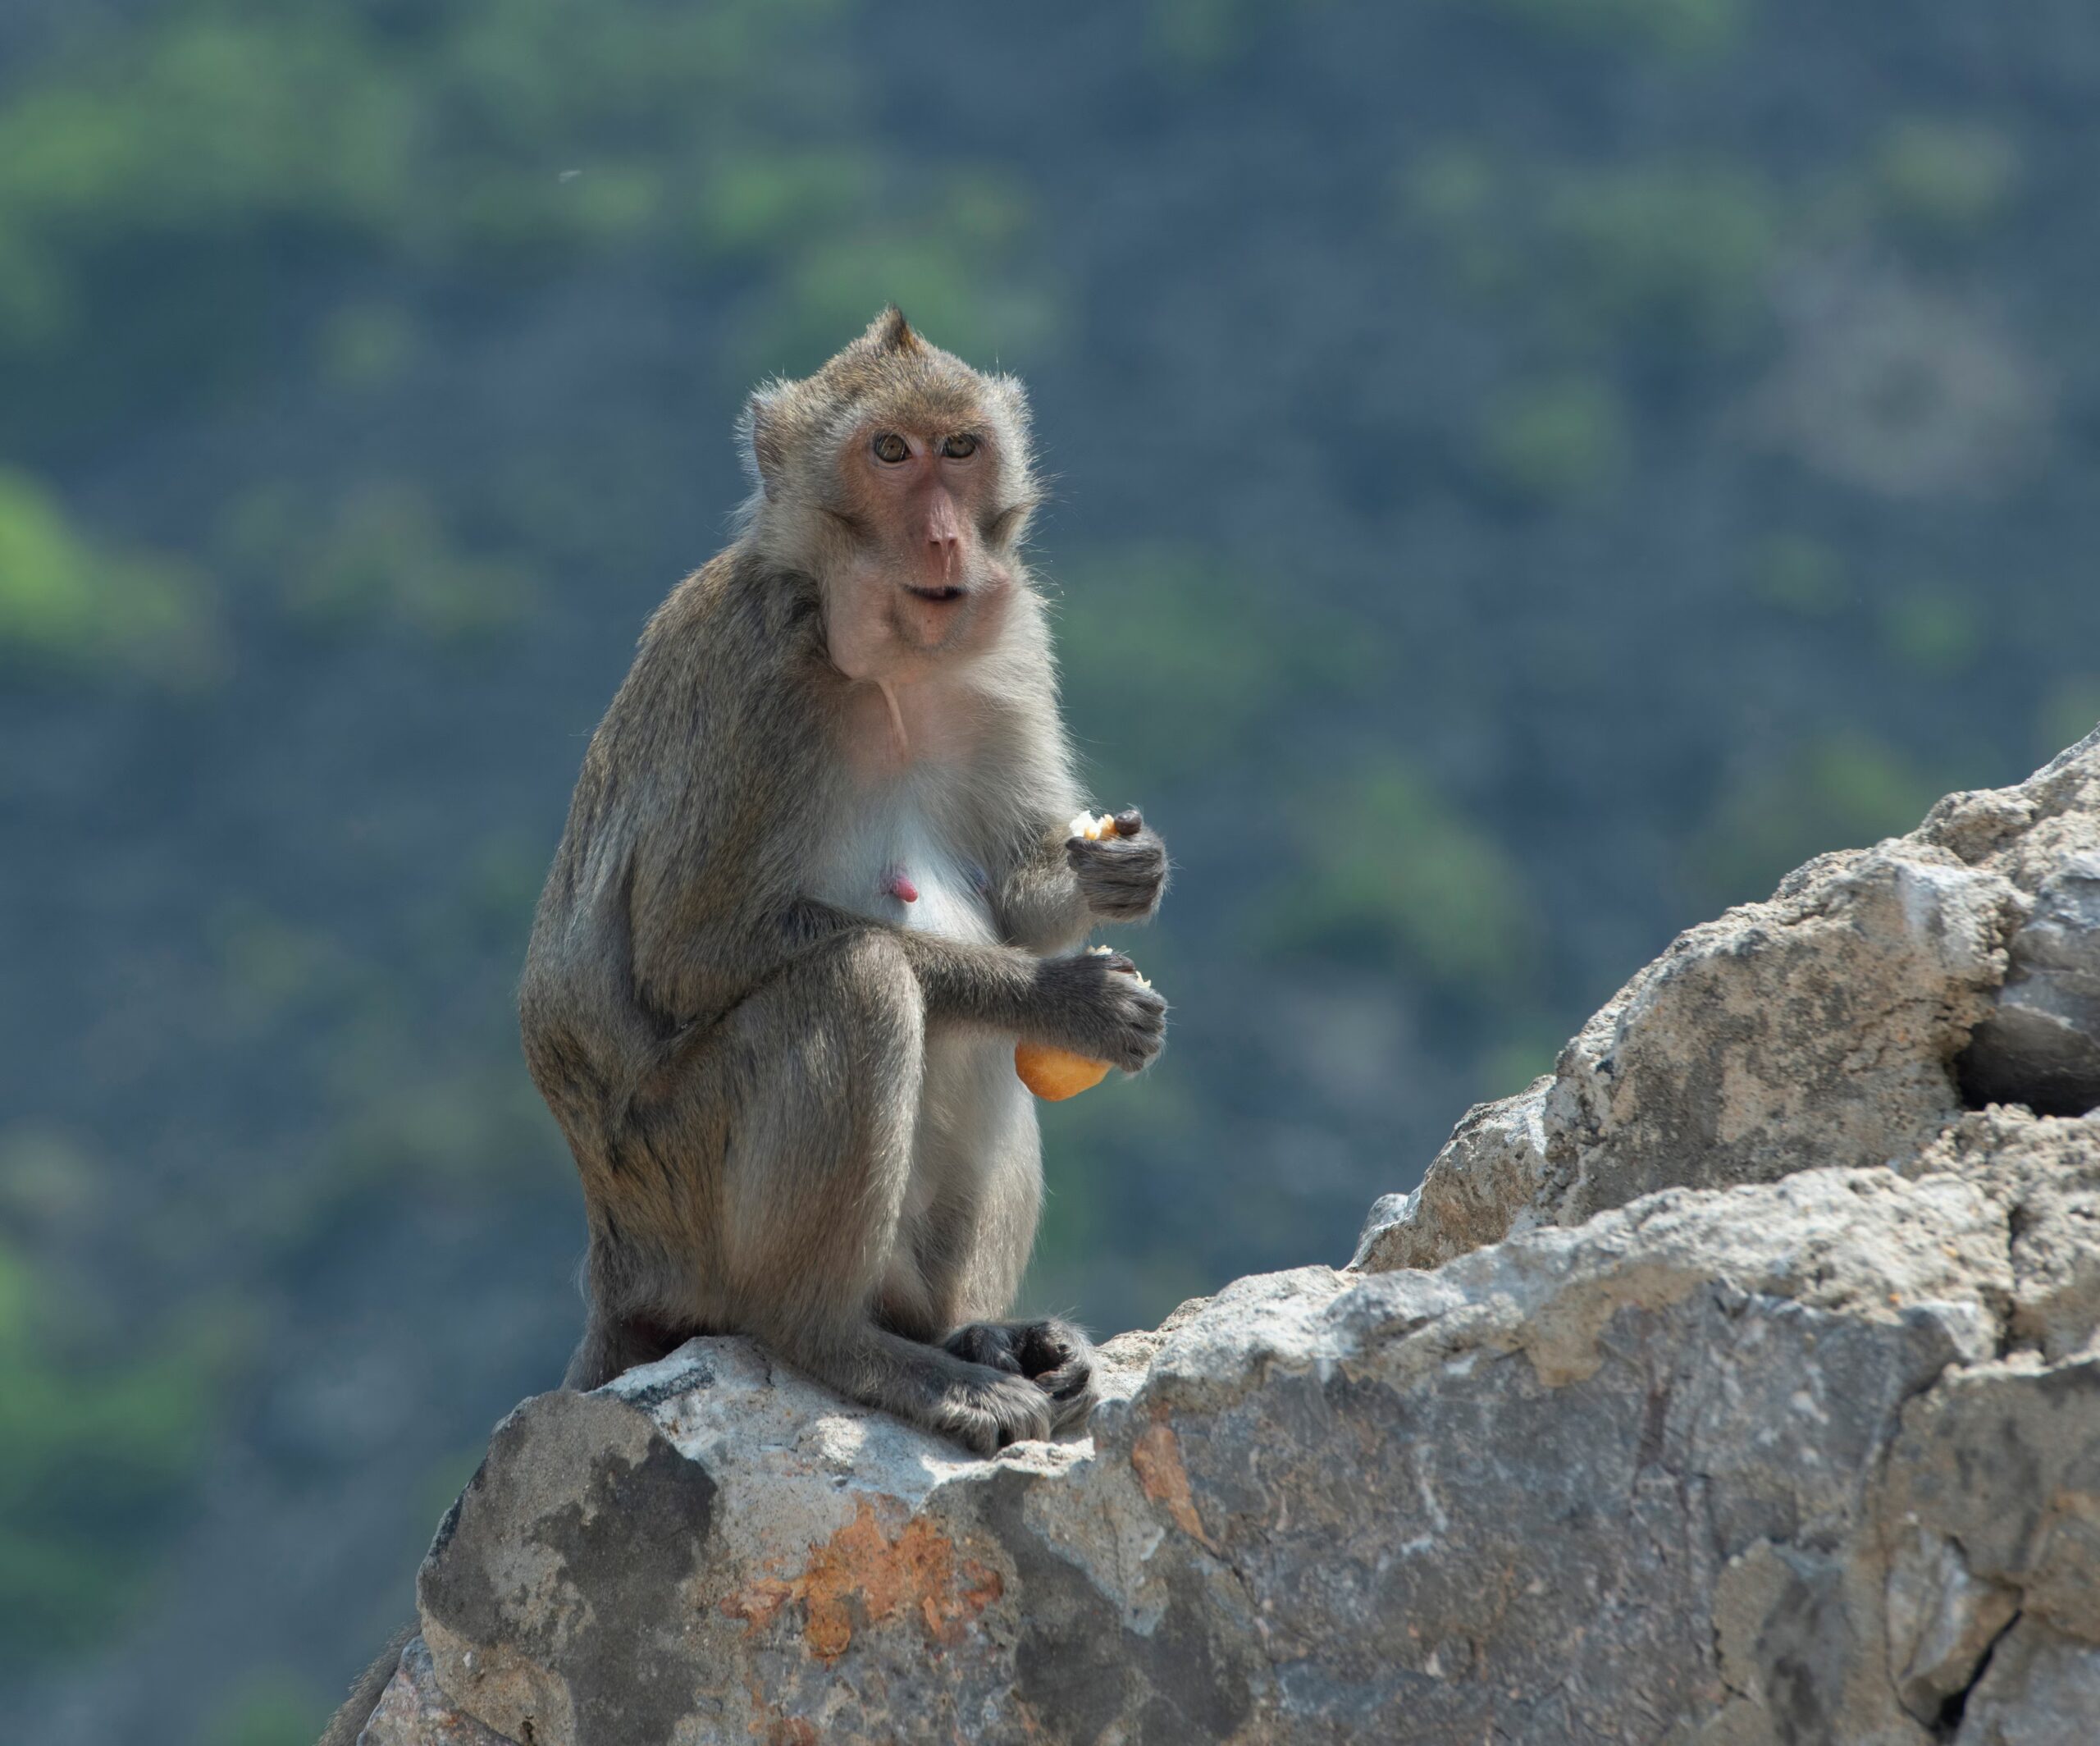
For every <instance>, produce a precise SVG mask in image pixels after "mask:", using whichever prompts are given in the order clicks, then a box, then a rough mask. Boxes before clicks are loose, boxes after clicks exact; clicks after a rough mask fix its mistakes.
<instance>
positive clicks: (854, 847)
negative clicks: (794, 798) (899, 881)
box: [818, 784, 1042, 1313]
mask: <svg viewBox="0 0 2100 1746" xmlns="http://www.w3.org/2000/svg"><path fill="white" fill-rule="evenodd" d="M871 798H872V797H871ZM885 799H886V800H887V802H888V803H887V804H884V803H876V804H871V805H866V806H865V807H862V808H861V809H858V810H857V815H856V816H854V817H853V818H851V819H850V820H847V822H846V825H845V828H844V829H843V830H842V831H841V832H840V834H839V837H838V853H837V855H836V857H835V858H834V859H833V862H832V864H831V865H830V866H829V867H827V868H826V869H825V870H824V876H823V877H822V878H821V879H820V880H819V889H818V894H819V895H820V896H822V897H824V898H826V899H827V900H828V901H829V902H832V903H837V904H838V905H839V906H840V907H842V908H847V909H852V910H857V911H858V912H861V914H863V915H872V916H877V917H879V918H880V919H881V920H883V921H889V922H893V923H894V924H895V925H897V926H900V927H906V928H911V929H913V930H920V931H924V932H926V933H931V934H939V935H945V936H947V937H948V938H950V939H969V940H977V941H981V942H984V943H985V944H992V943H993V942H995V941H996V940H997V939H998V930H996V929H995V928H994V927H993V922H992V914H991V907H990V905H989V904H988V902H987V900H986V898H985V896H984V893H983V891H982V890H980V889H979V884H978V880H977V879H976V877H975V874H974V871H973V870H972V869H971V868H970V866H968V865H967V864H966V863H965V862H962V861H961V860H960V859H959V858H958V857H956V856H954V855H953V854H952V853H951V852H949V851H948V850H947V848H946V847H945V845H943V843H941V842H940V841H939V839H938V836H937V834H936V833H935V831H934V829H933V828H932V826H931V825H930V823H929V820H927V818H926V816H925V814H924V810H923V809H922V808H920V807H919V806H917V805H915V803H914V802H913V798H912V797H911V795H910V793H909V792H908V784H907V785H906V792H905V793H902V794H893V795H891V796H888V797H885ZM893 871H902V873H904V874H905V875H906V876H907V877H908V878H909V879H910V880H911V883H912V884H914V885H915V887H916V888H917V890H918V899H917V901H916V902H915V903H905V902H904V901H903V900H902V899H901V898H897V897H896V896H895V895H893V894H891V893H890V892H889V891H888V890H887V889H885V887H886V881H887V880H888V877H889V875H890V874H891V873H893ZM1041 1170H1042V1164H1041V1140H1040V1138H1039V1133H1038V1131H1037V1127H1036V1122H1035V1107H1034V1102H1033V1100H1032V1099H1030V1098H1029V1095H1028V1091H1027V1089H1026V1087H1025V1086H1023V1085H1022V1084H1021V1082H1020V1080H1019V1079H1018V1078H1017V1077H1016V1076H1015V1073H1014V1059H1013V1040H1012V1039H1011V1038H1010V1037H987V1036H982V1035H966V1034H962V1033H958V1032H956V1031H932V1032H929V1034H928V1035H927V1038H926V1051H925V1070H924V1077H923V1078H922V1079H921V1081H920V1092H919V1119H918V1122H917V1123H916V1124H915V1127H914V1130H913V1140H912V1158H911V1181H910V1183H909V1185H908V1186H907V1187H906V1191H905V1199H904V1208H903V1217H902V1220H901V1222H900V1226H899V1229H898V1234H897V1254H896V1255H894V1256H893V1259H892V1263H891V1267H890V1268H889V1272H890V1273H891V1274H892V1276H893V1284H894V1285H895V1286H896V1287H898V1288H899V1289H900V1291H901V1293H902V1295H903V1296H915V1295H916V1293H915V1292H913V1291H911V1289H910V1287H911V1280H909V1279H908V1278H906V1277H905V1276H906V1274H908V1273H915V1271H916V1268H915V1262H914V1260H913V1259H912V1257H913V1254H914V1250H915V1237H916V1236H917V1235H918V1233H919V1232H920V1230H921V1229H922V1227H924V1225H925V1224H926V1223H927V1222H928V1220H929V1217H930V1216H931V1215H933V1214H934V1209H936V1207H937V1206H938V1207H940V1208H941V1209H942V1212H943V1214H944V1215H945V1218H960V1219H961V1221H962V1222H964V1223H970V1224H975V1223H977V1222H978V1221H979V1220H982V1219H985V1218H991V1219H996V1220H998V1222H999V1223H1001V1224H1005V1223H1009V1222H1012V1223H1016V1225H1017V1226H1018V1225H1020V1224H1021V1223H1025V1227H1026V1229H1025V1232H1024V1231H1021V1230H1020V1229H1016V1231H1015V1232H1013V1233H1012V1238H1011V1241H1007V1242H1004V1243H1001V1242H998V1241H994V1242H993V1245H992V1248H993V1250H994V1251H995V1252H998V1253H999V1254H1001V1255H1004V1256H1005V1257H1006V1259H1004V1260H1003V1261H1002V1262H1001V1263H998V1264H997V1268H998V1272H1000V1273H1002V1274H1004V1273H1011V1274H1013V1275H1015V1276H1016V1277H1017V1275H1018V1273H1019V1271H1020V1267H1021V1265H1022V1264H1025V1260H1026V1259H1027V1248H1028V1242H1029V1237H1031V1236H1033V1232H1034V1214H1035V1209H1036V1204H1037V1202H1038V1200H1039V1195H1040V1186H1039V1185H1040V1180H1041ZM971 1247H972V1248H973V1249H976V1248H981V1247H982V1246H981V1245H978V1244H973V1245H971ZM987 1259H989V1258H987ZM963 1283H964V1287H965V1289H966V1291H967V1292H968V1293H969V1295H970V1296H972V1297H987V1298H989V1299H997V1300H1000V1301H999V1302H998V1304H997V1305H995V1309H996V1308H998V1307H1003V1299H1004V1297H1005V1296H1007V1294H1010V1293H1011V1291H1012V1289H1013V1287H1014V1285H1015V1284H1016V1278H1003V1279H984V1280H979V1281H967V1282H963ZM984 1313H993V1312H992V1311H986V1312H984Z"/></svg>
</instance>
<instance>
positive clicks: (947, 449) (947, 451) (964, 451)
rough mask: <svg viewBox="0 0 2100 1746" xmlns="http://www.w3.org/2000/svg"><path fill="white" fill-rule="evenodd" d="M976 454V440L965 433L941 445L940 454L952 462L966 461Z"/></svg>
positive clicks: (950, 438) (952, 437)
mask: <svg viewBox="0 0 2100 1746" xmlns="http://www.w3.org/2000/svg"><path fill="white" fill-rule="evenodd" d="M976 452H977V439H976V438H975V436H970V435H969V434H968V433H967V432H965V433H963V434H962V435H961V436H951V437H949V438H948V440H947V441H946V442H944V443H943V444H942V445H941V453H942V454H943V455H946V456H947V458H948V459H950V460H952V461H959V460H965V459H968V458H969V457H970V455H975V453H976Z"/></svg>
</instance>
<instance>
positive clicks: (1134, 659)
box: [1057, 545, 1377, 798]
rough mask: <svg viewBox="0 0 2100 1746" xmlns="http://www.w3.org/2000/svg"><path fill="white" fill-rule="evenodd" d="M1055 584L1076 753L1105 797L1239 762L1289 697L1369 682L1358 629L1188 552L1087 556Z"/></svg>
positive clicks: (1284, 585) (1138, 550)
mask: <svg viewBox="0 0 2100 1746" xmlns="http://www.w3.org/2000/svg"><path fill="white" fill-rule="evenodd" d="M1062 587H1063V592H1064V601H1063V606H1062V610H1061V611H1060V612H1059V614H1058V617H1057V643H1058V649H1059V654H1060V661H1059V667H1060V673H1061V679H1062V683H1063V688H1064V693H1065V697H1066V704H1067V713H1068V714H1069V715H1071V719H1072V720H1075V722H1079V723H1083V724H1084V735H1085V737H1084V739H1083V740H1082V742H1081V745H1080V750H1081V751H1082V752H1083V753H1086V754H1087V755H1088V756H1087V759H1086V761H1087V762H1088V763H1089V766H1091V767H1092V768H1093V770H1094V773H1095V775H1096V778H1097V780H1098V783H1099V784H1100V790H1101V793H1102V795H1103V798H1108V797H1112V796H1116V795H1122V794H1125V793H1128V794H1130V795H1137V794H1139V793H1140V792H1141V791H1142V790H1144V788H1148V787H1151V786H1153V784H1165V783H1168V782H1173V781H1177V780H1182V779H1186V778H1188V777H1190V776H1192V775H1198V774H1199V773H1200V772H1202V771H1203V770H1204V769H1206V768H1207V767H1209V766H1213V765H1217V764H1218V763H1221V762H1223V761H1227V760H1230V759H1231V758H1233V757H1235V756H1239V755H1242V754H1244V752H1247V751H1248V750H1249V747H1250V745H1251V743H1252V742H1253V738H1254V737H1255V735H1256V734H1257V732H1258V729H1259V728H1260V726H1261V724H1262V723H1263V722H1264V721H1265V720H1269V719H1271V718H1272V717H1273V715H1274V714H1275V712H1276V711H1278V710H1279V709H1280V708H1281V707H1283V706H1284V705H1285V701H1286V700H1287V699H1289V698H1290V697H1293V696H1294V695H1299V694H1302V693H1303V692H1304V691H1305V690H1307V689H1308V688H1315V687H1317V688H1323V689H1326V690H1328V691H1329V692H1343V693H1345V692H1350V691H1355V690H1361V689H1362V688H1363V687H1364V686H1366V685H1367V684H1368V683H1371V682H1372V680H1373V679H1375V677H1376V672H1377V642H1376V638H1374V637H1372V636H1370V635H1368V634H1367V632H1366V629H1365V627H1363V625H1361V624H1357V623H1354V622H1353V621H1348V622H1345V621H1344V620H1343V619H1342V617H1341V615H1338V614H1336V613H1335V612H1334V611H1333V610H1331V609H1328V608H1322V607H1315V606H1311V605H1309V604H1308V602H1306V601H1303V599H1300V598H1298V597H1296V596H1294V594H1293V592H1291V587H1290V583H1288V582H1287V581H1285V580H1284V579H1282V578H1254V577H1251V576H1249V575H1247V574H1244V572H1243V571H1241V570H1240V569H1238V568H1236V567H1235V565H1233V564H1230V563H1228V562H1226V560H1221V559H1219V558H1217V557H1215V556H1213V555H1211V554H1208V553H1206V552H1203V551H1200V550H1198V549H1197V548H1194V547H1192V546H1162V545H1152V546H1133V547H1130V548H1129V549H1127V550H1125V551H1116V552H1097V553H1093V554H1090V555H1087V556H1085V557H1083V558H1081V559H1080V560H1077V561H1075V563H1074V564H1071V566H1069V567H1068V568H1066V569H1065V571H1064V579H1063V583H1062ZM1097 746H1098V747H1100V748H1101V751H1100V752H1098V753H1097V752H1095V751H1094V748H1095V747H1097Z"/></svg>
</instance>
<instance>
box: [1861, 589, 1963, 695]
mask: <svg viewBox="0 0 2100 1746" xmlns="http://www.w3.org/2000/svg"><path fill="white" fill-rule="evenodd" d="M1986 629H1987V620H1986V619H1985V615H1984V610H1983V606H1982V604H1981V603H1980V601H1979V600H1978V598H1977V596H1976V594H1975V592H1974V590H1973V589H1966V588H1957V587H1951V586H1949V585H1947V584H1946V583H1929V584H1926V585H1924V586H1922V587H1914V588H1911V589H1908V590H1906V592H1903V593H1902V594H1900V595H1898V596H1896V597H1895V598H1893V599H1892V600H1890V601H1887V602H1886V603H1884V604H1883V607H1882V609H1881V639H1882V644H1883V647H1885V648H1886V649H1887V650H1888V652H1889V653H1890V654H1891V655H1892V656H1894V657H1895V658H1896V660H1897V661H1898V662H1900V663H1901V665H1904V666H1906V667H1907V668H1909V669H1910V670H1911V671H1913V672H1915V673H1918V674H1923V675H1924V676H1926V677H1928V678H1934V679H1945V678H1948V677H1950V676H1952V674H1956V673H1959V672H1960V671H1961V670H1962V669H1963V668H1965V667H1967V666H1970V665H1972V664H1973V663H1974V661H1975V660H1977V659H1978V657H1979V656H1981V655H1982V653H1983V648H1984V636H1985V634H1986Z"/></svg>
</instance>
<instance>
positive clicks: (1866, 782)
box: [1685, 731, 1970, 903]
mask: <svg viewBox="0 0 2100 1746" xmlns="http://www.w3.org/2000/svg"><path fill="white" fill-rule="evenodd" d="M1969 785H1970V784H1968V783H1966V782H1965V781H1963V780H1962V779H1961V778H1960V776H1959V775H1951V774H1949V773H1948V772H1946V771H1939V772H1933V771H1929V770H1922V769H1920V767H1919V766H1918V765H1917V764H1916V763H1915V761H1913V760H1911V759H1910V758H1908V757H1906V756H1903V755H1902V754H1901V752H1897V751H1896V750H1894V749H1893V748H1892V747H1889V746H1887V745H1884V744H1883V743H1880V742H1879V741H1878V740H1876V739H1874V738H1872V737H1871V736H1869V735H1868V734H1863V733H1860V732H1856V731H1854V732H1848V733H1842V734H1831V735H1828V736H1827V737H1825V738H1820V739H1817V740H1813V741H1810V743H1807V744H1806V745H1803V746H1801V747H1799V748H1798V749H1796V750H1795V751H1794V752H1792V754H1791V755H1789V756H1787V759H1786V760H1785V761H1784V762H1783V763H1782V764H1780V765H1778V766H1776V767H1770V768H1760V769H1755V770H1751V771H1750V772H1749V773H1747V774H1746V775H1742V777H1740V778H1738V779H1737V780H1736V781H1735V782H1733V783H1732V784H1729V785H1728V787H1726V788H1723V791H1722V793H1721V794H1720V796H1719V799H1718V800H1717V801H1716V802H1715V803H1714V807H1713V810H1712V811H1711V813H1710V816H1709V817H1708V819H1707V820H1706V822H1705V825H1704V826H1703V827H1702V828H1701V830H1700V831H1699V832H1698V834H1696V836H1695V837H1694V838H1693V839H1691V843H1690V844H1689V846H1688V848H1687V853H1686V860H1685V866H1686V871H1687V880H1688V883H1689V885H1690V887H1691V893H1692V895H1693V898H1694V901H1695V902H1697V903H1749V902H1751V901H1752V900H1754V899H1756V898H1763V897H1766V896H1769V894H1770V893H1771V890H1772V888H1773V887H1774V885H1776V884H1778V882H1779V880H1780V879H1781V878H1782V877H1783V875H1786V874H1787V873H1788V872H1791V871H1792V870H1793V869H1794V868H1795V867H1796V866H1800V865H1801V862H1805V861H1807V860H1809V859H1810V858H1811V857H1814V856H1816V855H1819V854H1823V853H1824V852H1828V851H1829V850H1832V849H1839V848H1865V847H1866V846H1868V845H1869V844H1870V843H1877V842H1879V841H1880V840H1881V839H1883V837H1889V836H1895V835H1898V834H1901V833H1902V832H1904V831H1906V830H1911V829H1913V828H1914V827H1915V825H1917V823H1918V821H1919V820H1920V819H1922V818H1923V817H1924V816H1925V813H1926V811H1928V809H1929V808H1930V807H1931V806H1932V804H1933V802H1934V801H1936V800H1938V798H1940V796H1941V795H1942V794H1943V793H1947V792H1948V791H1949V790H1950V789H1952V788H1962V787H1966V786H1969Z"/></svg>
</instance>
